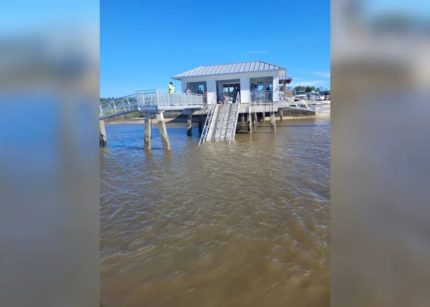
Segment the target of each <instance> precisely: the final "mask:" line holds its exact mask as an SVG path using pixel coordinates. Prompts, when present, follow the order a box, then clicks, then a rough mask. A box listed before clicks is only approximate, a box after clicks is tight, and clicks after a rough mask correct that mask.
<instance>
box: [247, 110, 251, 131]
mask: <svg viewBox="0 0 430 307" xmlns="http://www.w3.org/2000/svg"><path fill="white" fill-rule="evenodd" d="M248 132H249V134H252V113H251V111H250V112H249V113H248Z"/></svg>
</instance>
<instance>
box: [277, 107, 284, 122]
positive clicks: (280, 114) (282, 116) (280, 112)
mask: <svg viewBox="0 0 430 307" xmlns="http://www.w3.org/2000/svg"><path fill="white" fill-rule="evenodd" d="M278 113H279V119H280V120H281V121H282V120H283V119H284V109H279V111H278Z"/></svg>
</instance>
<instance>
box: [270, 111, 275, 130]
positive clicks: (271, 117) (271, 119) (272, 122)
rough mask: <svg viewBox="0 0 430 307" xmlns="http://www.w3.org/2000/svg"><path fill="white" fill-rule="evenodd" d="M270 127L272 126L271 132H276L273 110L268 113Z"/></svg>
mask: <svg viewBox="0 0 430 307" xmlns="http://www.w3.org/2000/svg"><path fill="white" fill-rule="evenodd" d="M270 128H272V131H273V132H276V118H275V113H274V112H272V113H271V114H270Z"/></svg>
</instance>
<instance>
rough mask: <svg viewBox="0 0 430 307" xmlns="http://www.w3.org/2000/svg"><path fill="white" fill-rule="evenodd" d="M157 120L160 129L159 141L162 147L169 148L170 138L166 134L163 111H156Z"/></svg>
mask: <svg viewBox="0 0 430 307" xmlns="http://www.w3.org/2000/svg"><path fill="white" fill-rule="evenodd" d="M157 122H158V127H159V129H160V136H161V141H162V142H163V146H164V149H167V150H170V149H171V147H170V140H169V135H168V134H167V128H166V122H165V120H164V115H163V112H160V113H157Z"/></svg>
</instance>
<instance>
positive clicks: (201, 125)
mask: <svg viewBox="0 0 430 307" xmlns="http://www.w3.org/2000/svg"><path fill="white" fill-rule="evenodd" d="M203 125H204V121H203V116H202V115H199V135H201V134H202V132H203Z"/></svg>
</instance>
